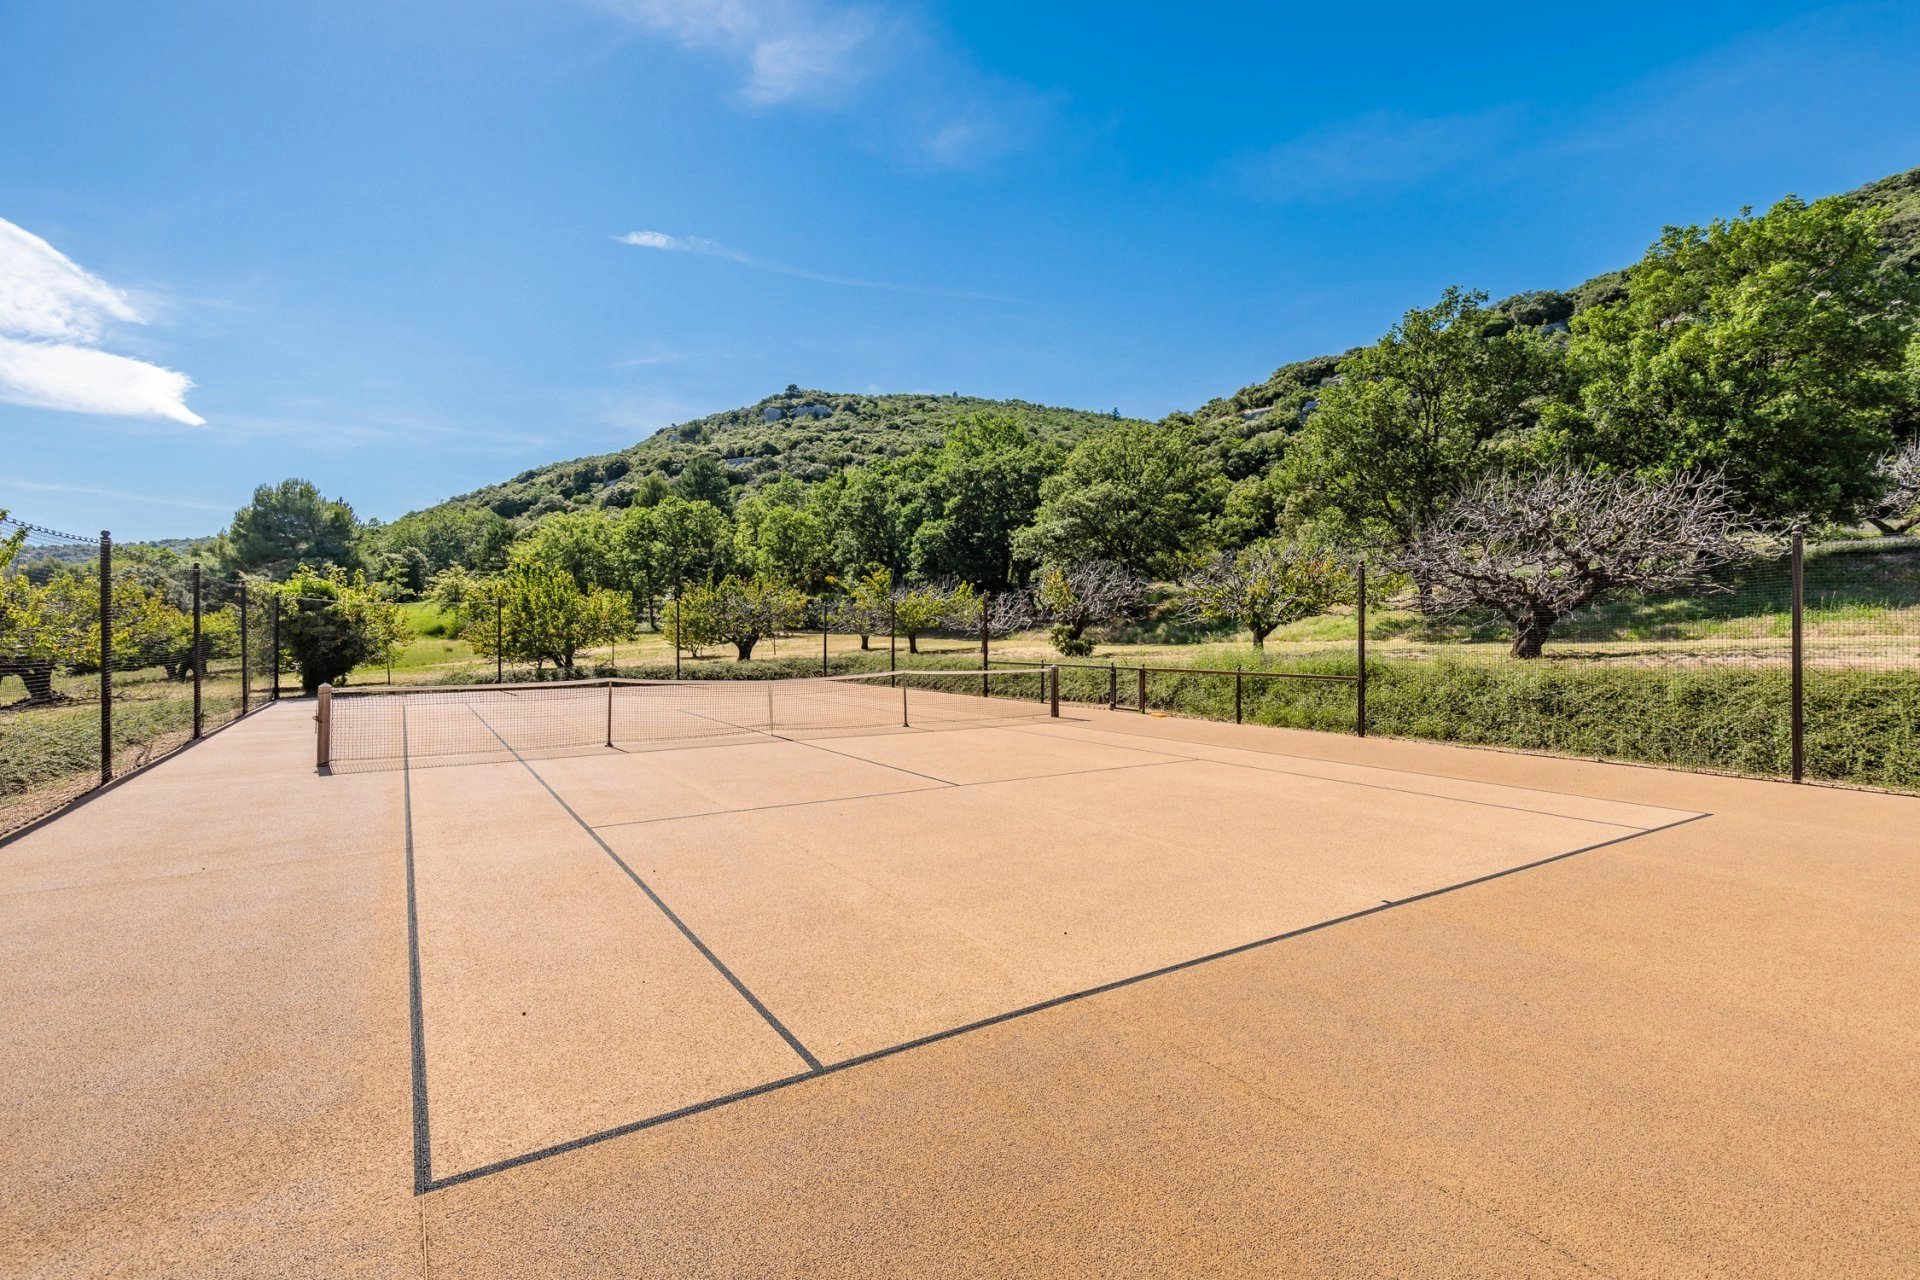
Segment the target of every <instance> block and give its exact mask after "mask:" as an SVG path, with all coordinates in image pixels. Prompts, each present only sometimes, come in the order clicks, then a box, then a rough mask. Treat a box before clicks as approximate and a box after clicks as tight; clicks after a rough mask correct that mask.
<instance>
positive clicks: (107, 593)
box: [100, 529, 113, 787]
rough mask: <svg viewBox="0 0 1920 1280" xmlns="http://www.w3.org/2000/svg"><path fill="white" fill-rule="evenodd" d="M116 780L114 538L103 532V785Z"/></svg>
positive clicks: (101, 536) (101, 714)
mask: <svg viewBox="0 0 1920 1280" xmlns="http://www.w3.org/2000/svg"><path fill="white" fill-rule="evenodd" d="M112 781H113V535H112V534H111V533H109V532H107V531H106V530H105V529H102V530H101V531H100V785H101V786H103V787H104V786H106V785H107V783H109V782H112Z"/></svg>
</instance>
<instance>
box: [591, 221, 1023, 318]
mask: <svg viewBox="0 0 1920 1280" xmlns="http://www.w3.org/2000/svg"><path fill="white" fill-rule="evenodd" d="M614 239H616V240H618V241H619V242H620V243H621V244H630V245H633V246H635V247H636V248H640V249H659V250H662V251H664V252H667V253H691V254H696V255H698V256H700V257H703V258H721V259H724V260H725V261H727V262H737V263H739V264H740V265H741V266H743V267H752V268H753V269H754V270H756V271H771V272H774V273H775V274H777V275H783V276H793V277H794V278H795V279H798V280H812V281H814V282H815V283H817V284H837V285H844V286H846V287H847V288H849V289H884V290H886V291H887V292H889V293H912V294H918V295H920V296H921V297H927V298H965V299H969V300H972V301H975V302H1024V301H1025V299H1022V298H1010V297H1007V296H1005V295H1003V294H997V293H974V292H971V291H969V290H966V289H931V288H924V287H922V286H920V285H911V284H893V283H891V282H889V281H886V280H858V279H855V278H853V277H852V276H836V275H829V274H827V273H826V272H824V271H808V270H807V269H805V268H804V267H790V266H787V265H786V264H785V263H780V262H768V261H766V260H765V259H763V258H756V257H754V256H753V255H752V254H748V253H742V252H741V251H740V250H738V249H733V248H729V247H728V246H726V245H724V244H721V243H720V242H719V241H718V240H709V239H707V238H706V237H704V236H675V235H668V234H667V233H666V232H664V231H629V232H627V234H625V235H623V236H615V237H614Z"/></svg>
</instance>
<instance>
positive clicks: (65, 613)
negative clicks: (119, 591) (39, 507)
mask: <svg viewBox="0 0 1920 1280" xmlns="http://www.w3.org/2000/svg"><path fill="white" fill-rule="evenodd" d="M6 514H7V513H6V512H5V511H0V520H4V519H5V518H6ZM25 540H26V530H25V529H16V530H15V531H14V532H13V533H11V534H8V535H6V536H5V537H0V677H4V676H17V677H19V679H20V682H21V684H22V685H24V686H25V687H26V691H27V697H26V701H27V702H28V703H29V704H35V703H50V702H57V701H59V700H60V697H61V695H59V694H56V693H55V692H54V688H53V677H54V675H55V673H56V672H57V671H59V670H60V668H62V667H69V668H71V667H74V666H80V665H83V664H86V663H87V662H89V661H90V660H92V659H93V655H94V654H96V653H98V651H99V644H100V627H99V611H100V578H99V575H98V574H97V573H93V572H86V571H80V570H74V569H61V570H59V571H57V572H55V573H54V574H53V575H52V576H51V577H49V578H48V579H47V580H46V581H44V582H41V583H35V582H33V581H32V580H31V579H29V578H28V577H27V576H26V575H25V574H21V573H18V572H14V571H13V562H14V559H15V557H16V556H17V555H18V554H19V551H20V547H21V545H22V544H23V543H24V542H25Z"/></svg>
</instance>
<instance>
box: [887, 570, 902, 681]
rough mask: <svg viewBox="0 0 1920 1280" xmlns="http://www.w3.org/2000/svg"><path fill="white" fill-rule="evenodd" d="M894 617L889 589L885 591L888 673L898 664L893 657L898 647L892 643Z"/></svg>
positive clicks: (890, 589) (891, 592)
mask: <svg viewBox="0 0 1920 1280" xmlns="http://www.w3.org/2000/svg"><path fill="white" fill-rule="evenodd" d="M894 617H895V614H894V607H893V589H892V588H891V587H889V588H888V589H887V670H889V671H895V670H898V669H899V662H898V659H897V658H896V657H895V653H896V651H897V650H898V648H899V646H898V645H897V644H896V643H895V641H894V632H895V630H896V627H895V625H894Z"/></svg>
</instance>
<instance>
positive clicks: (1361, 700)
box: [1353, 560, 1367, 738]
mask: <svg viewBox="0 0 1920 1280" xmlns="http://www.w3.org/2000/svg"><path fill="white" fill-rule="evenodd" d="M1355 591H1356V595H1355V596H1354V601H1355V604H1354V611H1353V612H1354V629H1353V637H1354V646H1353V647H1354V660H1355V662H1356V664H1357V668H1356V670H1357V675H1356V677H1355V682H1354V686H1353V702H1354V706H1353V736H1354V737H1356V738H1364V737H1366V736H1367V562H1366V561H1364V560H1362V561H1361V562H1360V564H1359V566H1358V567H1357V569H1356V571H1355Z"/></svg>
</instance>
